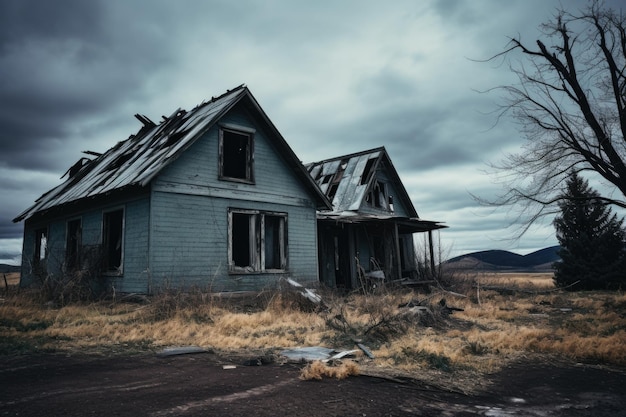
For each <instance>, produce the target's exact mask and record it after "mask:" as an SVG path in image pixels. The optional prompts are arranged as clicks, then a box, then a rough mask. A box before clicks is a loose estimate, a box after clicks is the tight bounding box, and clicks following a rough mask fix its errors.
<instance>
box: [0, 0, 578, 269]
mask: <svg viewBox="0 0 626 417" xmlns="http://www.w3.org/2000/svg"><path fill="white" fill-rule="evenodd" d="M585 4H586V3H585V1H584V0H576V1H572V2H568V4H567V6H568V7H577V8H580V7H583V6H584V5H585ZM559 5H560V2H559V1H558V0H551V1H543V0H541V1H540V0H532V1H527V0H519V1H511V2H506V3H504V2H501V1H497V0H483V1H471V2H470V1H459V0H437V1H435V0H432V1H420V2H414V1H409V0H405V1H394V2H392V3H382V2H378V1H356V0H352V1H342V2H330V1H328V2H326V1H322V2H291V1H284V0H270V1H266V2H257V1H250V0H248V1H246V0H243V1H238V2H230V1H227V0H223V1H201V0H185V1H180V2H171V1H165V0H155V1H150V2H145V1H140V0H107V1H104V0H102V1H98V0H92V1H88V2H86V1H82V0H57V1H54V2H50V1H46V0H4V1H2V2H1V3H0V68H2V77H0V105H1V106H2V111H0V126H2V129H0V195H2V196H3V204H1V205H0V254H2V257H3V259H0V262H3V261H7V260H11V259H12V258H15V259H17V256H18V255H19V252H20V251H21V234H22V225H21V224H13V223H12V222H11V219H13V218H14V217H16V216H17V215H18V214H19V213H20V212H21V211H23V210H24V209H26V208H27V207H28V206H29V205H31V204H32V203H33V201H34V200H35V199H36V198H38V197H39V196H40V195H41V194H42V193H44V192H45V191H47V190H48V189H50V188H52V187H54V186H55V185H57V184H59V182H60V181H61V179H60V177H61V175H62V174H63V173H64V172H65V171H66V170H67V169H68V168H69V166H71V165H72V164H73V163H74V162H75V161H76V160H77V159H79V158H80V157H81V156H82V154H81V151H84V150H92V151H97V152H103V151H105V150H106V149H108V148H109V147H111V146H113V145H115V143H117V142H118V141H120V140H124V139H126V138H127V137H128V136H129V135H130V134H132V133H135V132H136V131H137V130H138V129H139V127H140V125H139V123H138V122H137V120H135V119H134V117H133V115H134V114H136V113H140V114H145V115H147V116H148V117H150V118H151V119H153V120H160V117H161V115H167V114H170V113H172V112H173V111H174V110H176V109H177V108H179V107H182V108H186V109H190V108H192V107H194V106H195V105H196V104H199V103H200V102H202V101H203V100H206V99H210V98H211V96H214V95H219V94H221V93H223V92H225V91H226V89H229V88H233V87H236V86H237V85H240V84H242V83H245V84H246V85H247V86H248V87H249V88H250V90H251V91H252V93H253V94H254V95H255V97H256V98H257V99H258V100H259V102H260V104H261V106H263V108H264V110H265V111H266V112H267V114H268V115H269V117H270V119H271V120H272V121H273V122H274V123H275V125H276V126H277V127H278V129H279V130H280V131H281V133H282V134H283V136H284V137H285V138H286V140H287V142H288V143H289V144H290V145H291V146H292V148H293V149H294V151H295V153H296V154H297V155H298V156H299V158H300V159H302V161H303V162H312V161H317V160H321V159H325V158H330V157H334V156H338V155H341V154H344V153H351V152H357V151H361V150H364V149H368V148H374V147H378V146H383V145H384V146H385V147H386V148H387V150H388V151H389V153H390V156H391V158H392V160H393V162H394V165H395V167H396V169H397V170H398V172H399V173H400V176H401V177H402V179H403V181H404V182H405V185H406V187H407V189H408V191H409V193H410V195H411V196H412V198H413V199H414V203H415V206H416V208H417V210H418V213H419V214H420V216H421V217H422V218H425V219H430V220H437V221H443V222H446V223H447V224H448V225H449V226H450V229H449V230H446V231H444V232H442V241H443V243H444V244H449V245H450V246H451V247H454V250H455V251H458V252H461V251H469V250H482V249H489V248H509V247H511V246H510V243H509V244H508V245H509V246H506V245H507V244H506V243H498V244H497V245H496V244H494V242H499V240H498V239H499V238H502V237H504V236H506V229H507V228H506V225H507V216H506V213H500V212H498V213H486V212H485V211H483V210H482V208H480V207H478V206H477V204H476V202H475V201H474V200H472V198H471V197H470V195H469V193H475V194H478V193H483V194H485V195H494V194H495V193H496V192H497V190H496V189H495V188H494V187H495V185H494V184H492V183H491V180H490V179H489V177H488V176H486V175H484V174H483V173H482V170H484V169H485V168H486V166H485V162H486V161H489V160H493V159H497V158H499V157H501V155H502V154H503V153H504V152H505V151H507V150H512V149H516V148H518V147H519V146H521V144H522V143H523V138H522V137H521V134H520V133H519V132H518V130H517V129H516V126H514V125H513V124H511V123H510V122H508V121H502V122H501V123H499V124H497V125H496V126H495V127H494V122H495V120H494V116H493V115H490V111H493V109H494V105H495V100H496V99H497V97H493V96H491V95H486V94H479V93H477V92H476V91H477V90H486V89H488V88H490V87H494V86H496V85H499V84H502V83H506V82H509V81H511V80H512V76H511V74H510V72H509V71H508V68H507V66H506V65H497V64H494V63H479V62H476V61H475V60H477V59H485V58H487V57H490V56H493V55H494V54H497V53H498V52H500V51H502V50H503V49H504V48H505V46H506V44H507V42H508V37H510V36H517V35H518V34H521V35H522V37H523V38H524V39H535V38H536V36H537V35H538V31H537V27H538V25H539V24H540V23H541V22H543V21H545V20H546V19H547V18H549V17H550V16H551V15H552V14H553V13H554V11H555V10H556V7H558V6H559ZM486 234H493V235H494V238H493V240H491V239H489V240H487V241H486V240H485V236H486ZM446 240H449V243H447V242H446ZM553 243H554V237H553V232H552V230H551V229H550V228H544V229H542V230H540V231H538V232H537V233H536V234H535V235H529V236H527V237H525V238H524V239H523V240H522V241H519V242H517V243H515V244H514V246H513V248H514V249H518V250H520V251H528V250H531V249H536V248H538V247H537V245H538V244H541V246H545V245H547V244H553Z"/></svg>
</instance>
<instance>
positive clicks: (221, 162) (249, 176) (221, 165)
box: [218, 124, 256, 184]
mask: <svg viewBox="0 0 626 417" xmlns="http://www.w3.org/2000/svg"><path fill="white" fill-rule="evenodd" d="M255 132H256V130H255V129H250V128H246V127H244V126H236V125H229V124H221V125H220V129H219V141H218V142H219V145H218V148H219V149H218V155H219V156H218V178H219V179H220V180H222V181H232V182H240V183H245V184H254V182H255V180H254V134H255ZM229 134H232V135H239V136H245V137H246V138H247V141H248V146H247V149H246V161H245V164H246V167H245V171H246V174H245V177H235V176H230V175H226V173H225V165H227V162H228V161H226V160H225V158H226V153H227V148H226V147H225V146H224V141H225V140H227V138H225V136H226V135H229Z"/></svg>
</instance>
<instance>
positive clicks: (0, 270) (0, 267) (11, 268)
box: [0, 264, 22, 274]
mask: <svg viewBox="0 0 626 417" xmlns="http://www.w3.org/2000/svg"><path fill="white" fill-rule="evenodd" d="M21 268H22V267H21V266H19V265H7V264H0V274H8V273H9V272H20V269H21Z"/></svg>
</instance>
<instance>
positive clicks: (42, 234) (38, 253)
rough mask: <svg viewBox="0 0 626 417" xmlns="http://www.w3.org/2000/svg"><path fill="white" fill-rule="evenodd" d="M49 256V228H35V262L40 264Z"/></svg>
mask: <svg viewBox="0 0 626 417" xmlns="http://www.w3.org/2000/svg"><path fill="white" fill-rule="evenodd" d="M47 256H48V229H47V228H43V229H37V230H35V251H34V253H33V263H34V264H35V265H39V264H40V263H42V262H43V261H44V260H45V259H46V258H47Z"/></svg>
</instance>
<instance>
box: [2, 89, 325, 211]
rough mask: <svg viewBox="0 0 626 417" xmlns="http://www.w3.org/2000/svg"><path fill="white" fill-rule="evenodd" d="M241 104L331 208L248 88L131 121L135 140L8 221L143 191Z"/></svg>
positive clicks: (84, 164)
mask: <svg viewBox="0 0 626 417" xmlns="http://www.w3.org/2000/svg"><path fill="white" fill-rule="evenodd" d="M240 102H245V104H246V105H248V106H250V107H251V108H252V109H253V110H254V111H256V113H257V114H258V115H259V116H260V120H261V121H262V122H264V123H265V124H266V125H267V126H268V127H269V129H270V131H271V132H272V133H273V136H274V139H275V141H276V147H277V149H278V150H279V151H280V152H281V153H282V154H283V155H284V157H285V158H286V160H287V161H288V163H289V164H290V165H291V166H292V168H293V169H294V171H295V172H296V174H297V175H298V176H299V178H300V180H301V181H302V182H303V184H304V185H305V187H307V188H308V189H309V190H310V192H311V195H312V196H313V198H314V199H315V200H316V203H317V205H318V207H325V208H327V207H329V206H330V203H329V202H328V201H327V199H326V197H325V196H324V195H323V194H322V193H321V192H320V191H319V189H318V188H317V186H316V184H315V183H314V182H313V180H312V179H311V177H310V176H309V175H308V173H307V171H306V170H305V169H304V167H303V166H302V164H301V163H300V161H299V159H298V158H297V157H296V155H295V154H294V153H293V151H292V149H291V148H290V147H289V145H288V144H287V142H286V141H285V140H284V138H283V137H282V135H281V134H280V132H278V130H277V129H276V127H275V126H274V124H273V123H272V122H271V120H270V119H269V118H268V117H267V115H266V114H265V112H264V111H263V110H262V109H261V107H260V106H259V104H258V102H257V101H256V99H255V98H254V97H253V96H252V93H250V91H249V90H248V88H247V87H245V86H244V85H241V86H239V87H237V88H235V89H233V90H229V91H227V92H226V93H225V94H223V95H221V96H219V97H214V98H212V99H211V100H210V101H209V102H206V103H202V104H200V105H198V106H197V107H195V108H194V109H193V110H191V111H189V112H187V111H185V110H181V109H178V110H176V111H175V112H174V113H173V114H172V115H171V116H169V117H163V121H162V122H161V123H160V124H158V125H157V124H155V123H154V122H152V121H151V120H150V119H148V118H147V117H145V116H141V115H135V117H137V119H139V120H140V121H141V122H142V123H143V127H142V128H141V129H140V130H139V132H138V133H137V134H135V135H131V136H130V137H129V138H128V139H126V140H124V141H121V142H119V143H117V145H115V146H114V147H112V148H110V149H109V150H107V151H106V152H105V153H103V154H101V155H99V156H97V157H96V158H95V159H94V160H88V159H86V158H82V159H81V160H80V161H79V162H78V163H77V164H75V165H74V166H73V167H72V168H70V170H68V172H66V174H68V173H69V174H70V175H69V178H68V179H67V180H66V181H65V182H64V183H62V184H60V185H59V186H57V187H55V188H53V189H52V190H50V191H48V192H47V193H45V194H43V195H42V196H41V197H40V198H39V199H37V200H36V202H35V204H34V205H33V206H31V207H30V208H28V209H27V210H25V211H24V212H23V213H21V214H20V215H19V216H18V217H16V218H15V219H14V220H13V221H14V222H19V221H21V220H24V219H27V218H29V217H31V216H32V215H33V214H35V213H39V212H44V211H46V210H48V209H51V208H53V207H57V206H60V205H63V204H67V203H71V202H75V201H78V200H83V199H86V198H91V197H96V196H101V195H106V194H108V193H111V192H113V191H118V190H122V189H125V188H128V187H132V186H138V187H145V186H146V185H148V184H149V183H150V181H151V180H152V179H153V178H154V177H155V176H156V175H157V174H158V173H159V172H160V171H161V170H162V169H164V168H165V167H166V166H168V165H169V164H171V163H172V162H173V161H174V160H176V159H177V158H178V157H179V156H180V155H181V154H182V153H183V152H184V151H185V150H186V149H188V148H189V147H190V146H191V145H192V144H193V143H194V142H195V141H196V140H197V139H198V138H200V137H201V136H202V135H203V133H204V132H206V131H207V130H208V129H210V128H211V127H212V126H213V125H214V124H215V123H216V122H217V121H218V120H219V119H220V118H221V117H222V116H223V115H224V114H225V113H226V112H228V111H229V110H230V109H231V108H232V107H233V106H235V105H236V104H237V103H240Z"/></svg>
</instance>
